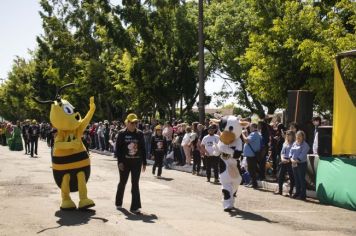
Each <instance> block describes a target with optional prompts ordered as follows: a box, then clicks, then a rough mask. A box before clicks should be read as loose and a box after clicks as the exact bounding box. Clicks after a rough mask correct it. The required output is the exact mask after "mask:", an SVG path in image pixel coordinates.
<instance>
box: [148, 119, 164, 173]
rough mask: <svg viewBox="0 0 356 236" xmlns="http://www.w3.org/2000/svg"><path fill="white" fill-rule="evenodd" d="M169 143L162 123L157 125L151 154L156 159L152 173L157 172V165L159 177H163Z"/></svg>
mask: <svg viewBox="0 0 356 236" xmlns="http://www.w3.org/2000/svg"><path fill="white" fill-rule="evenodd" d="M167 150H168V145H167V140H166V137H164V136H163V135H162V128H161V126H160V125H157V126H156V127H155V134H154V136H153V137H152V144H151V156H152V158H153V159H154V160H155V162H154V164H153V167H152V174H153V175H155V174H156V167H158V173H157V177H161V174H162V165H163V159H164V157H165V155H166V154H167Z"/></svg>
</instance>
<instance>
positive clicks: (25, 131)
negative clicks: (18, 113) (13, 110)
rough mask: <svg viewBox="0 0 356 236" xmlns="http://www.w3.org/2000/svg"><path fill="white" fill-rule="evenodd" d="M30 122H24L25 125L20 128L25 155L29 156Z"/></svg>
mask: <svg viewBox="0 0 356 236" xmlns="http://www.w3.org/2000/svg"><path fill="white" fill-rule="evenodd" d="M29 130H30V120H29V119H27V120H25V124H24V125H23V127H22V138H23V141H24V143H25V154H30V153H31V149H30V131H29Z"/></svg>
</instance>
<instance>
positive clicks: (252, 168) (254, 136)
mask: <svg viewBox="0 0 356 236" xmlns="http://www.w3.org/2000/svg"><path fill="white" fill-rule="evenodd" d="M250 132H251V133H250V134H249V135H248V137H247V132H246V130H245V131H243V132H242V138H243V141H244V142H245V145H244V149H243V154H244V156H245V157H246V160H247V169H248V172H249V173H250V176H251V180H252V187H253V188H257V178H256V171H257V159H258V152H259V151H260V150H261V139H262V138H261V135H260V134H259V133H258V131H257V124H254V123H252V124H251V125H250Z"/></svg>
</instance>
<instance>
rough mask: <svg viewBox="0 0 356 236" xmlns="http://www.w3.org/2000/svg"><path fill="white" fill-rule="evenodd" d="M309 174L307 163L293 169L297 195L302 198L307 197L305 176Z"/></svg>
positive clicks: (299, 164)
mask: <svg viewBox="0 0 356 236" xmlns="http://www.w3.org/2000/svg"><path fill="white" fill-rule="evenodd" d="M306 173H307V163H306V162H304V163H298V165H297V167H294V168H293V174H294V181H295V187H296V191H295V194H296V195H297V196H299V197H300V198H305V197H306V191H307V190H306V188H307V183H306V181H305V175H306Z"/></svg>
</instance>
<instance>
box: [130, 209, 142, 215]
mask: <svg viewBox="0 0 356 236" xmlns="http://www.w3.org/2000/svg"><path fill="white" fill-rule="evenodd" d="M130 211H131V212H132V213H134V214H141V211H140V209H139V208H138V209H135V210H130Z"/></svg>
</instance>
